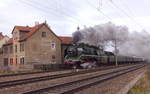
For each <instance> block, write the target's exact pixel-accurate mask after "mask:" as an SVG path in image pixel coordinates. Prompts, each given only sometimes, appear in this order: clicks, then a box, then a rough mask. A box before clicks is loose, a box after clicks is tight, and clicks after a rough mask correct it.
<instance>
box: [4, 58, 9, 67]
mask: <svg viewBox="0 0 150 94" xmlns="http://www.w3.org/2000/svg"><path fill="white" fill-rule="evenodd" d="M4 66H8V58H4Z"/></svg>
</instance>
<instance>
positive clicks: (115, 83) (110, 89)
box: [75, 68, 145, 94]
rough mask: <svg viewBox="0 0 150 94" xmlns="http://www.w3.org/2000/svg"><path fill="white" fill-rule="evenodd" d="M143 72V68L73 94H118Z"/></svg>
mask: <svg viewBox="0 0 150 94" xmlns="http://www.w3.org/2000/svg"><path fill="white" fill-rule="evenodd" d="M143 72H145V68H142V69H139V70H136V71H134V72H130V73H127V74H124V75H122V76H119V77H117V78H114V79H111V80H108V81H105V82H103V83H101V84H97V85H95V86H91V87H89V88H86V89H83V90H82V91H79V92H76V93H75V94H118V93H119V91H120V90H122V88H124V87H125V86H126V85H128V83H130V82H131V81H133V80H134V79H135V78H136V77H137V76H138V75H139V74H141V73H143Z"/></svg>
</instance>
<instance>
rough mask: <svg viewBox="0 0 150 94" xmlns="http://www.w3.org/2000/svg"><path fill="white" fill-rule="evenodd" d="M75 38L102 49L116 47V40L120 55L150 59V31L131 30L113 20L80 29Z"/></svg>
mask: <svg viewBox="0 0 150 94" xmlns="http://www.w3.org/2000/svg"><path fill="white" fill-rule="evenodd" d="M73 39H74V41H75V42H83V43H88V44H90V45H95V46H99V47H100V48H102V49H106V48H107V47H108V46H109V47H110V46H112V47H114V41H115V40H116V41H117V49H118V50H119V53H118V54H120V55H125V56H136V57H143V58H145V59H149V56H150V33H148V32H146V31H144V30H143V31H141V32H136V31H132V32H130V31H129V30H128V27H126V26H116V25H115V24H113V23H111V22H108V23H106V24H100V25H96V26H94V27H86V28H84V29H82V30H78V31H76V32H74V33H73Z"/></svg>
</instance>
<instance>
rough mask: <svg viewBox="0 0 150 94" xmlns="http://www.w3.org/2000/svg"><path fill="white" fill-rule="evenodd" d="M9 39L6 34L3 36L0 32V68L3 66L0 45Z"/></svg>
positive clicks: (0, 46) (0, 47)
mask: <svg viewBox="0 0 150 94" xmlns="http://www.w3.org/2000/svg"><path fill="white" fill-rule="evenodd" d="M8 40H9V37H8V36H4V35H3V34H2V32H0V69H2V66H3V63H2V62H3V54H2V52H3V50H2V45H3V44H5V43H6V42H7V41H8Z"/></svg>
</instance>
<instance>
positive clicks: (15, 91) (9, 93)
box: [0, 67, 125, 94]
mask: <svg viewBox="0 0 150 94" xmlns="http://www.w3.org/2000/svg"><path fill="white" fill-rule="evenodd" d="M124 68H125V67H124ZM117 69H120V68H117ZM113 70H116V69H109V70H103V71H98V72H94V73H87V74H80V75H76V76H70V77H63V78H58V79H53V80H47V81H41V82H36V83H30V84H24V85H17V86H14V87H10V88H3V89H0V94H20V93H22V92H26V91H30V90H36V89H39V88H43V87H47V86H50V85H55V84H58V83H62V82H67V81H73V80H77V79H81V78H86V77H90V76H91V75H97V74H103V73H107V72H110V71H113ZM89 94H91V93H89ZM101 94H103V93H101Z"/></svg>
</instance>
